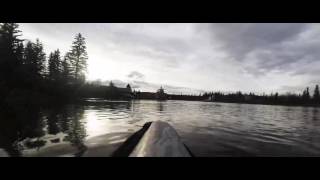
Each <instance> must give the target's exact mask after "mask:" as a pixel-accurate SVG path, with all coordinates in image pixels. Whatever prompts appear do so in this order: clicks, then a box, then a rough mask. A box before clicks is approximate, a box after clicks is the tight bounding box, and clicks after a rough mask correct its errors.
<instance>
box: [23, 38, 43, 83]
mask: <svg viewBox="0 0 320 180" xmlns="http://www.w3.org/2000/svg"><path fill="white" fill-rule="evenodd" d="M45 61H46V55H45V53H44V52H43V46H42V43H40V41H39V40H38V39H37V41H36V43H33V42H30V41H29V42H28V43H27V45H26V48H25V50H24V64H25V66H26V69H27V72H28V73H29V74H30V76H32V78H33V79H34V78H36V79H39V78H41V77H42V76H43V75H44V74H45Z"/></svg>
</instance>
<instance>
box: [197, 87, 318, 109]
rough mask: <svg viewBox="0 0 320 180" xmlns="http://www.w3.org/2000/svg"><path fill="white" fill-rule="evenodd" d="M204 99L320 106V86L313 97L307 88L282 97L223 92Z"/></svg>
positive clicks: (277, 95)
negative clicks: (298, 92) (299, 92)
mask: <svg viewBox="0 0 320 180" xmlns="http://www.w3.org/2000/svg"><path fill="white" fill-rule="evenodd" d="M203 97H204V99H205V100H207V101H217V102H234V103H250V104H274V105H276V104H279V105H310V106H318V105H320V93H319V85H316V86H315V88H314V90H313V95H312V96H311V94H310V89H309V87H307V88H306V89H305V90H303V92H302V94H293V93H287V94H282V95H280V94H279V93H277V92H276V93H271V94H269V95H266V94H263V95H256V94H254V93H249V94H248V93H242V92H241V91H238V92H236V93H228V94H225V93H222V92H206V93H204V94H203Z"/></svg>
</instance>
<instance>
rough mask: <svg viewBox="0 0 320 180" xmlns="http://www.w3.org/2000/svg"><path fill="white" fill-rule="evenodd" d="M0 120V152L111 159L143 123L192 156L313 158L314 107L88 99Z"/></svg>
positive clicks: (319, 118)
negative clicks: (153, 124) (160, 129)
mask: <svg viewBox="0 0 320 180" xmlns="http://www.w3.org/2000/svg"><path fill="white" fill-rule="evenodd" d="M1 118H2V119H1V122H0V123H1V125H0V155H1V154H2V155H4V154H8V155H9V156H110V155H111V154H112V152H113V151H114V150H115V149H116V148H117V147H119V146H120V145H121V143H122V142H124V141H125V139H126V138H127V137H129V136H130V135H131V134H133V133H134V132H135V131H137V130H139V129H140V128H141V127H142V126H143V124H144V123H146V122H149V121H158V120H161V121H166V122H168V123H169V124H171V125H172V126H173V127H174V128H175V129H176V130H177V132H178V134H179V135H180V137H181V139H182V141H183V142H184V143H185V144H186V145H187V146H188V147H189V149H190V150H191V151H192V152H193V153H194V155H195V156H199V157H200V156H210V157H216V156H319V155H320V108H317V107H293V106H273V105H250V104H236V103H217V102H197V101H171V100H168V101H152V100H134V101H106V100H99V99H88V100H87V101H86V103H84V104H81V105H67V106H62V107H57V108H50V109H40V110H34V111H28V112H23V113H19V114H17V115H16V116H14V117H7V116H5V117H3V116H2V117H1ZM4 122H5V123H4Z"/></svg>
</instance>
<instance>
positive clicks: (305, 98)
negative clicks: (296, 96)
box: [302, 87, 310, 103]
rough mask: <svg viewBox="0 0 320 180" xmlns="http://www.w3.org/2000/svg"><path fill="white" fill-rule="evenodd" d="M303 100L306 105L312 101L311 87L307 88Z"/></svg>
mask: <svg viewBox="0 0 320 180" xmlns="http://www.w3.org/2000/svg"><path fill="white" fill-rule="evenodd" d="M302 99H303V102H304V103H307V102H308V101H309V100H310V93H309V87H307V88H306V90H304V91H303V94H302Z"/></svg>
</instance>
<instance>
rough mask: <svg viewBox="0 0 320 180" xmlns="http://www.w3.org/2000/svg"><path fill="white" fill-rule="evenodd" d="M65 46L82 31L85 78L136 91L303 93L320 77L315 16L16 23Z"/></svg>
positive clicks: (26, 34) (50, 44) (47, 44)
mask: <svg viewBox="0 0 320 180" xmlns="http://www.w3.org/2000/svg"><path fill="white" fill-rule="evenodd" d="M20 29H21V30H22V34H23V38H25V39H27V40H32V41H34V40H35V39H36V38H39V39H40V41H42V42H43V44H44V49H45V51H46V52H47V54H49V52H51V51H53V50H55V49H58V48H59V50H60V51H61V52H62V53H65V52H67V51H69V50H70V46H71V43H72V41H73V39H74V36H75V35H76V34H77V33H81V34H82V35H83V36H84V37H85V38H86V43H87V44H86V45H87V52H88V56H89V59H88V71H87V79H88V80H91V81H93V80H98V79H99V80H101V81H102V82H104V83H108V82H109V81H110V80H112V81H113V82H115V83H116V84H118V85H119V86H124V85H125V84H126V83H130V84H131V86H132V87H133V88H135V89H137V90H141V91H155V90H156V89H158V88H159V87H160V86H163V87H164V88H165V90H166V92H168V93H175V94H180V93H194V94H197V93H203V92H204V91H222V92H235V91H243V92H254V93H258V94H259V93H260V94H261V93H274V92H280V93H287V92H292V93H301V92H302V91H303V90H304V89H305V87H307V86H309V87H310V88H311V89H313V88H314V86H315V85H316V84H317V83H320V24H304V23H298V24H292V23H253V24H250V23H226V24H224V23H217V24H203V23H201V24H191V23H187V24H185V23H176V24H174V23H169V24H163V23H155V24H152V23H147V24H139V23H129V24H125V23H115V24H113V23H108V24H94V23H84V24H74V23H58V24H55V23H34V24H33V23H21V24H20Z"/></svg>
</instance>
